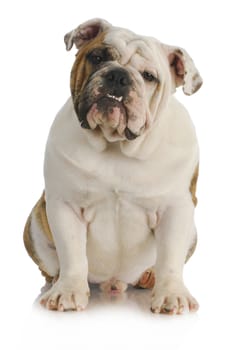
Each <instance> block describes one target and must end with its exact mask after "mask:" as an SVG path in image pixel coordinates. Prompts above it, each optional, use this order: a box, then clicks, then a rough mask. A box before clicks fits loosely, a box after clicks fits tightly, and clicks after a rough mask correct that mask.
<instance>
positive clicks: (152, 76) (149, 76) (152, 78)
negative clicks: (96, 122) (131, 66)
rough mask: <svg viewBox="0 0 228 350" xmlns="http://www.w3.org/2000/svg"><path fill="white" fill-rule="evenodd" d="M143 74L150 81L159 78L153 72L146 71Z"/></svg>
mask: <svg viewBox="0 0 228 350" xmlns="http://www.w3.org/2000/svg"><path fill="white" fill-rule="evenodd" d="M142 76H143V78H144V79H145V80H148V81H157V78H156V77H155V76H154V75H153V74H151V73H149V72H146V71H144V72H143V74H142Z"/></svg>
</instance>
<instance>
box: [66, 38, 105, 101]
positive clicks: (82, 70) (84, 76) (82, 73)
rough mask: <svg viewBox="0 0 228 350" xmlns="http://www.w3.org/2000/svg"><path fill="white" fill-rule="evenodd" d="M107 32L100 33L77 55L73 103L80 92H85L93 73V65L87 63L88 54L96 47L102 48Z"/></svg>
mask: <svg viewBox="0 0 228 350" xmlns="http://www.w3.org/2000/svg"><path fill="white" fill-rule="evenodd" d="M105 34H106V33H105V32H102V33H100V34H99V35H98V36H97V37H96V38H95V39H94V40H92V41H91V42H89V43H88V44H87V45H84V46H83V47H82V48H81V49H80V50H79V51H78V53H77V56H76V60H75V62H74V65H73V67H72V70H71V79H70V88H71V95H72V98H73V101H74V103H75V101H76V100H77V99H78V96H79V95H80V92H81V91H82V90H83V87H84V85H85V84H86V82H87V80H88V77H89V76H90V75H91V73H92V71H93V67H92V65H91V64H90V63H89V62H88V61H86V57H87V54H88V53H89V52H90V51H92V50H93V49H94V48H96V47H102V46H104V45H102V43H103V41H104V37H105Z"/></svg>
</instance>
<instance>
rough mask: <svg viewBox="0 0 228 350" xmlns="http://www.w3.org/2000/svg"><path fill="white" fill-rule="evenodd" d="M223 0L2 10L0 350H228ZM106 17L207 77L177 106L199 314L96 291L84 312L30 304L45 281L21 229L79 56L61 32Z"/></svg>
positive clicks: (22, 4)
mask: <svg viewBox="0 0 228 350" xmlns="http://www.w3.org/2000/svg"><path fill="white" fill-rule="evenodd" d="M225 6H226V2H225V0H224V1H222V0H216V1H210V0H208V1H201V0H191V1H185V0H179V1H178V0H172V1H169V0H167V1H163V0H159V1H158V0H157V1H145V0H138V1H137V0H135V1H123V0H122V1H117V0H115V1H108V0H106V1H99V0H94V1H89V0H87V1H82V0H81V1H77V0H74V1H69V0H64V1H58V0H55V1H48V0H44V1H41V0H39V1H38V0H37V1H35V0H33V1H32V0H30V1H26V0H20V1H16V0H15V1H13V0H5V1H4V0H2V1H1V4H0V39H1V40H0V45H1V52H0V89H1V90H0V118H1V123H0V127H1V129H0V142H1V146H0V152H1V158H0V160H1V211H0V212H1V233H0V250H1V253H0V259H1V263H0V269H1V272H0V278H1V279H0V283H1V285H0V293H1V296H0V303H1V306H0V310H1V311H0V317H1V320H2V321H3V325H2V326H1V337H0V343H2V344H3V342H4V338H6V343H4V345H2V344H0V346H1V348H4V349H18V348H19V349H20V348H24V349H27V348H29V349H30V348H31V349H40V348H41V347H42V348H45V349H46V347H47V348H48V346H49V348H50V349H63V348H64V349H65V348H66V349H69V350H71V349H84V348H85V349H89V348H91V347H93V348H94V349H98V348H99V349H105V348H107V347H108V348H111V349H114V348H116V347H118V348H121V349H122V348H123V349H124V347H126V346H127V347H128V348H132V349H138V348H139V347H140V348H143V347H144V346H147V348H148V349H149V348H154V349H156V350H159V349H166V348H167V349H169V350H171V349H175V350H177V349H202V348H206V347H208V346H210V348H212V347H213V348H215V347H216V348H217V349H220V350H222V349H227V348H228V342H227V336H226V331H227V320H226V318H225V317H226V316H227V312H228V303H227V299H228V298H227V297H228V283H227V278H228V274H227V267H228V266H227V236H228V231H227V216H228V203H227V198H228V191H227V182H228V174H227V158H228V157H227V153H228V152H227V149H228V148H227V146H228V145H227V143H228V137H227V135H228V129H227V118H228V115H227V100H228V91H227V71H228V68H227V65H228V53H227V34H226V33H227V32H228V25H227V10H226V8H225ZM93 17H103V18H105V19H107V20H108V21H109V22H111V23H113V24H114V25H118V26H123V27H126V28H129V29H131V30H133V31H135V32H137V33H139V34H145V35H151V36H154V37H156V38H158V39H160V40H161V41H163V42H165V43H167V44H173V45H175V44H176V45H179V46H182V47H184V48H185V49H186V50H187V51H188V52H189V54H190V55H191V56H192V57H193V59H194V61H195V63H196V66H197V67H198V69H199V71H200V72H201V75H202V77H203V79H204V85H203V87H202V89H201V90H200V91H199V92H198V93H197V94H196V95H194V96H191V97H187V96H184V95H183V93H182V91H181V90H180V91H178V93H177V97H178V98H179V99H180V100H181V101H182V102H183V103H184V104H185V106H186V107H187V108H188V110H189V112H190V114H191V115H192V119H193V122H194V124H195V126H196V130H197V133H198V138H199V144H200V149H201V160H200V179H199V183H198V198H199V205H198V207H197V210H196V222H197V227H198V234H199V244H198V248H197V251H196V253H195V255H194V256H193V258H192V259H191V261H190V262H189V263H188V264H187V265H186V267H185V281H186V284H187V285H188V286H189V288H190V290H191V292H192V293H193V295H194V296H196V297H197V299H198V300H199V302H200V305H201V308H200V310H199V312H198V313H197V314H196V315H186V316H176V317H169V316H155V315H153V314H151V313H150V311H149V295H148V293H147V292H146V293H144V292H137V293H134V291H130V292H129V293H128V294H127V295H125V296H124V297H123V299H121V300H116V301H111V300H105V299H104V298H102V297H101V296H100V294H99V293H98V292H94V293H93V297H92V300H91V304H90V306H89V307H88V310H87V311H85V312H83V313H64V314H57V313H54V312H47V311H45V310H43V309H42V308H40V307H38V306H37V305H34V306H33V303H34V300H35V298H36V297H37V296H38V294H39V289H40V287H41V286H42V284H43V279H42V277H41V276H40V274H39V272H38V270H37V268H36V266H35V265H34V264H33V263H32V261H31V260H30V259H29V257H28V256H27V254H26V252H25V249H24V247H23V242H22V232H23V226H24V223H25V220H26V217H27V216H28V214H29V212H30V210H31V208H32V206H33V205H34V203H35V201H36V200H37V199H38V197H39V196H40V194H41V192H42V190H43V175H42V166H43V165H42V164H43V153H44V147H45V142H46V138H47V134H48V131H49V128H50V125H51V123H52V121H53V119H54V117H55V114H56V113H57V111H58V110H59V109H60V107H61V106H62V105H63V103H64V102H65V100H66V98H67V97H68V96H69V94H70V91H69V74H70V69H71V66H72V64H73V61H74V54H75V51H74V50H72V51H71V52H69V53H68V52H66V51H65V46H64V44H63V36H64V34H65V33H66V32H68V31H69V30H71V29H73V28H75V27H76V26H78V25H79V24H80V23H81V22H83V21H85V20H88V19H90V18H93Z"/></svg>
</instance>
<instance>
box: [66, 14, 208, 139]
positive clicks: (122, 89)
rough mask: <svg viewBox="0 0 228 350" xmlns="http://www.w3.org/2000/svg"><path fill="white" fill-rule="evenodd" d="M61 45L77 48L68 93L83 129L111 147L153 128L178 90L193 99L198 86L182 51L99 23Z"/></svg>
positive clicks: (198, 80)
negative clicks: (192, 95)
mask: <svg viewBox="0 0 228 350" xmlns="http://www.w3.org/2000/svg"><path fill="white" fill-rule="evenodd" d="M65 43H66V47H67V50H70V49H71V47H72V46H73V44H74V43H75V44H76V47H77V48H78V49H79V51H78V53H77V56H76V61H75V63H74V65H73V68H72V72H71V94H72V99H73V103H74V107H75V111H76V114H77V116H78V119H79V121H80V123H81V126H82V127H83V128H86V129H92V130H94V132H95V133H97V134H100V133H102V134H103V136H104V137H105V139H106V140H107V141H110V142H112V141H117V140H122V141H123V140H134V139H135V138H136V137H138V136H140V135H142V134H143V133H144V132H145V131H146V130H147V129H148V128H150V127H152V125H153V123H154V122H155V121H156V120H157V119H158V118H159V114H160V112H161V111H162V110H163V108H165V106H166V104H167V102H168V100H169V96H170V95H171V94H172V93H173V92H174V91H175V88H176V87H177V86H180V85H183V90H184V92H185V93H186V94H188V95H191V94H192V93H194V92H195V91H197V90H198V89H199V87H200V86H201V84H202V81H201V78H200V76H199V73H198V71H197V70H196V68H195V66H194V64H193V61H192V60H191V58H190V56H189V55H188V54H187V53H186V51H184V50H183V49H180V48H174V47H171V46H167V45H164V44H161V43H160V42H159V41H157V40H155V39H153V38H149V37H142V36H138V35H136V34H134V33H132V32H130V31H128V30H126V29H122V28H117V27H113V26H111V25H110V24H109V23H108V22H106V21H103V20H100V19H94V20H91V21H89V22H86V23H84V24H82V25H81V26H79V27H78V28H77V29H75V30H73V31H72V32H70V33H68V34H67V35H66V36H65Z"/></svg>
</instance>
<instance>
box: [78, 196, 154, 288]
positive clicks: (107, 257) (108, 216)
mask: <svg viewBox="0 0 228 350" xmlns="http://www.w3.org/2000/svg"><path fill="white" fill-rule="evenodd" d="M85 216H89V217H90V224H89V225H88V238H87V256H88V264H89V280H90V282H95V283H100V282H102V281H106V280H108V279H110V278H112V277H115V278H117V279H119V280H122V281H124V282H127V283H134V282H135V281H136V280H137V279H138V278H139V277H140V275H141V274H142V272H144V271H145V270H146V269H147V268H148V267H151V266H152V265H154V262H155V240H154V235H153V232H152V230H151V229H150V227H149V218H148V214H147V212H146V210H144V209H143V208H142V207H140V206H138V205H136V204H134V203H132V202H130V201H129V200H127V199H125V198H122V197H121V196H120V195H119V194H113V195H112V196H110V197H109V198H108V199H105V200H102V201H101V202H99V203H98V204H97V205H93V206H92V207H90V208H89V209H87V210H85Z"/></svg>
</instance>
